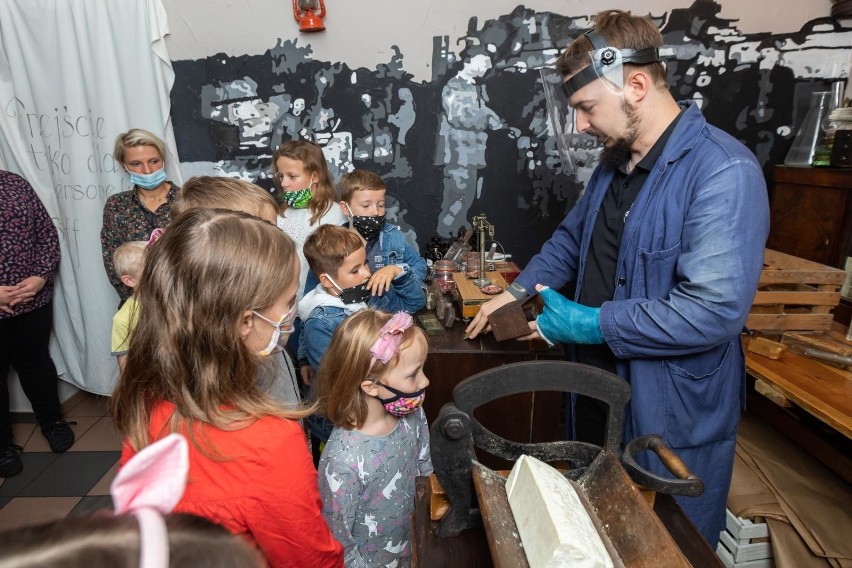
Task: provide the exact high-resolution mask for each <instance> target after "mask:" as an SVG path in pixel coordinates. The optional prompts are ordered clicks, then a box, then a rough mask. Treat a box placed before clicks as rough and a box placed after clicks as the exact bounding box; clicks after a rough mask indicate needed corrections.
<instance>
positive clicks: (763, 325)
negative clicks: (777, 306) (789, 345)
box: [746, 314, 833, 331]
mask: <svg viewBox="0 0 852 568" xmlns="http://www.w3.org/2000/svg"><path fill="white" fill-rule="evenodd" d="M832 321H833V318H832V315H831V314H749V316H748V319H746V326H748V327H749V328H750V329H762V330H770V329H777V330H780V331H787V330H790V329H800V330H827V329H830V328H831V322H832Z"/></svg>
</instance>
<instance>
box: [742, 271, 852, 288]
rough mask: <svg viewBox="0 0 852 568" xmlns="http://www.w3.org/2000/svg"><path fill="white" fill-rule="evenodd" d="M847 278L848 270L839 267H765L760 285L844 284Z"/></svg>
mask: <svg viewBox="0 0 852 568" xmlns="http://www.w3.org/2000/svg"><path fill="white" fill-rule="evenodd" d="M845 280H846V272H844V271H843V270H839V269H836V268H835V269H832V270H830V271H829V270H826V271H814V270H790V269H780V268H779V269H771V268H770V269H767V268H764V269H763V271H761V273H760V280H758V283H757V285H758V286H767V285H769V284H796V283H799V282H801V283H805V284H836V285H838V286H842V285H843V282H844V281H845Z"/></svg>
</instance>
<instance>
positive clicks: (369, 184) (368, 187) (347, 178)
mask: <svg viewBox="0 0 852 568" xmlns="http://www.w3.org/2000/svg"><path fill="white" fill-rule="evenodd" d="M337 187H338V188H339V189H340V199H342V200H343V201H345V202H347V203H349V202H350V201H351V200H352V197H353V194H354V193H355V192H356V191H379V190H383V189H386V188H385V182H383V181H382V178H380V177H379V176H378V175H377V174H375V173H373V172H371V171H368V170H355V171H354V172H349V173H348V174H344V175H343V176H342V177H341V178H340V182H339V183H338V184H337Z"/></svg>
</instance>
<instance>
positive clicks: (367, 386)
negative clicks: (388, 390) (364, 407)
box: [361, 379, 379, 396]
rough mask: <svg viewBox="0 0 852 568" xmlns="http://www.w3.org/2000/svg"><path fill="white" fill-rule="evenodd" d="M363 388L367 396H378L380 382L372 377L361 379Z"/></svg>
mask: <svg viewBox="0 0 852 568" xmlns="http://www.w3.org/2000/svg"><path fill="white" fill-rule="evenodd" d="M361 390H362V391H364V394H366V395H367V396H378V394H379V383H378V381H374V380H372V379H364V380H363V381H361Z"/></svg>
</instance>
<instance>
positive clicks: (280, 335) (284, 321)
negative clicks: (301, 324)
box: [251, 302, 299, 357]
mask: <svg viewBox="0 0 852 568" xmlns="http://www.w3.org/2000/svg"><path fill="white" fill-rule="evenodd" d="M298 305H299V303H298V302H294V303H293V307H291V308H290V309H289V310H288V311H287V313H286V314H284V315H283V316H281V319H280V320H278V321H277V322H274V321H272V320H271V319H269V318H267V317H264V316H262V315H260V314H259V313H257V312H256V311H254V310H252V311H251V313H253V314H254V315H256V316H257V317H259V318H260V319H262V320H263V321H265V322H266V323H268V324H269V325H271V326H272V327H274V328H275V330H274V331H273V332H272V337H270V338H269V344H268V345H267V346H266V348H265V349H263V350H262V351H260V354H261V355H263V356H264V357H266V356H267V355H271V354H272V353H278V352H279V351H282V350H283V349H284V346H285V345H286V344H287V340H288V339H289V338H290V334H291V333H293V319H295V318H294V317H293V316H294V314H295V313H296V306H298Z"/></svg>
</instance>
